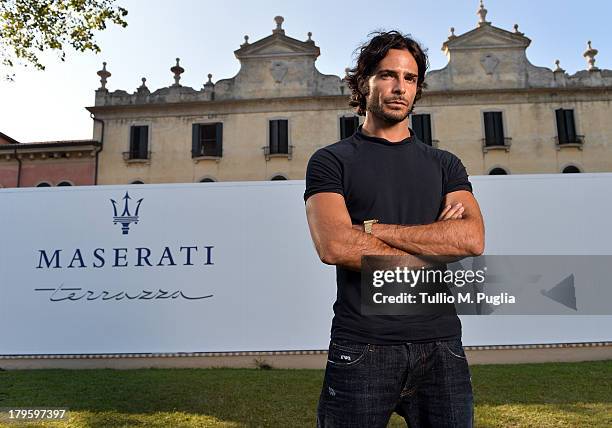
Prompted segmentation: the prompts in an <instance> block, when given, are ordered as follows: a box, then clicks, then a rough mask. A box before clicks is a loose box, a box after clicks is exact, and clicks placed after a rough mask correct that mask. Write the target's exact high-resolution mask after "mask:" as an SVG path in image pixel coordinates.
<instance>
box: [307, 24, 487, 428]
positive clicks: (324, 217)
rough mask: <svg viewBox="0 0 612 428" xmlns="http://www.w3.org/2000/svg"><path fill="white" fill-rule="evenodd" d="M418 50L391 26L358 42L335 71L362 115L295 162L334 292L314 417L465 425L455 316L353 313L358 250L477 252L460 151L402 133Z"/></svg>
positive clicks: (475, 216)
mask: <svg viewBox="0 0 612 428" xmlns="http://www.w3.org/2000/svg"><path fill="white" fill-rule="evenodd" d="M427 65H428V62H427V56H426V54H425V52H423V50H422V49H421V47H420V46H419V45H418V43H416V42H415V41H414V40H413V39H411V38H410V37H408V36H406V35H403V34H401V33H399V32H397V31H391V32H379V33H375V35H374V37H373V38H372V39H371V40H370V41H369V42H368V43H366V44H364V45H363V46H362V47H361V50H360V54H359V57H358V59H357V64H356V67H355V68H354V69H352V70H350V72H349V74H348V76H347V82H348V85H349V87H350V88H351V90H352V96H351V105H352V106H353V107H355V108H356V111H357V113H358V114H359V115H362V116H363V115H365V121H364V122H363V125H362V126H359V128H358V130H357V131H356V133H355V134H354V135H353V136H351V137H349V138H346V139H344V140H341V141H339V142H337V143H335V144H332V145H330V146H327V147H324V148H322V149H319V150H318V151H317V152H316V153H315V154H314V155H313V156H312V157H311V159H310V161H309V163H308V168H307V172H306V191H305V193H304V199H305V201H306V214H307V218H308V224H309V227H310V233H311V236H312V239H313V242H314V244H315V248H316V250H317V252H318V255H319V257H320V259H321V261H323V263H326V264H330V265H336V277H337V287H338V292H337V300H336V302H335V303H334V318H333V321H332V329H331V341H330V345H329V352H328V363H327V367H326V370H325V379H324V383H323V389H322V391H321V396H320V398H319V406H318V409H317V426H320V427H369V428H373V427H385V426H386V425H387V423H388V421H389V418H390V417H391V414H392V413H393V411H396V412H397V413H399V414H400V415H402V416H403V417H404V418H405V420H406V423H407V424H408V425H409V426H410V427H435V428H440V427H470V426H472V423H473V396H472V384H471V376H470V371H469V367H468V364H467V360H466V358H465V353H464V351H463V346H462V342H461V323H460V320H459V318H458V317H457V315H456V313H455V311H454V308H453V314H452V316H449V315H440V314H433V315H418V316H416V315H368V316H366V315H363V314H361V310H360V307H361V306H360V298H361V296H360V281H361V274H360V269H361V257H362V256H364V255H395V256H397V255H401V256H405V257H406V258H408V260H412V261H414V264H413V266H414V267H417V266H425V265H426V263H425V262H424V259H423V258H419V256H418V255H423V256H425V257H430V258H433V259H436V260H437V261H439V262H448V261H452V260H458V259H460V258H462V257H466V256H474V255H480V254H482V252H483V249H484V225H483V221H482V216H481V214H480V209H479V206H478V203H477V202H476V200H475V199H474V197H473V195H472V193H471V191H472V186H471V184H470V182H469V180H468V175H467V173H466V171H465V168H464V166H463V164H462V163H461V161H460V160H459V159H458V158H457V157H456V156H454V155H453V154H451V153H449V152H447V151H444V150H438V149H435V148H432V147H430V146H428V145H426V144H424V143H422V142H421V141H419V140H418V139H417V138H416V137H415V136H414V135H413V132H412V130H410V129H409V127H408V124H409V122H408V117H409V114H410V113H411V112H412V110H413V107H414V103H415V101H417V100H418V99H419V98H420V96H421V91H422V89H423V87H424V85H425V83H424V80H425V71H426V69H427Z"/></svg>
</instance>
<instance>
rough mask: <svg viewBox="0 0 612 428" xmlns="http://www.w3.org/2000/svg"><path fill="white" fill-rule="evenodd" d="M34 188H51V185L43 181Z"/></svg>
mask: <svg viewBox="0 0 612 428" xmlns="http://www.w3.org/2000/svg"><path fill="white" fill-rule="evenodd" d="M36 187H51V185H50V184H49V183H47V182H45V181H43V182H42V183H38V184H37V185H36Z"/></svg>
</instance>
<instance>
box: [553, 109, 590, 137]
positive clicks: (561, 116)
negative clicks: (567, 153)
mask: <svg viewBox="0 0 612 428" xmlns="http://www.w3.org/2000/svg"><path fill="white" fill-rule="evenodd" d="M555 116H556V118H557V144H558V146H561V145H568V144H571V145H581V144H582V138H583V136H582V135H576V124H575V122H574V110H566V109H562V108H560V109H557V110H555Z"/></svg>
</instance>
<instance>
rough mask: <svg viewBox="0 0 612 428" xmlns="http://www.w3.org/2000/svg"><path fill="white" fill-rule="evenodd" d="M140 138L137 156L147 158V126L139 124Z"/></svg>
mask: <svg viewBox="0 0 612 428" xmlns="http://www.w3.org/2000/svg"><path fill="white" fill-rule="evenodd" d="M138 128H140V138H139V142H138V158H139V159H148V157H149V127H148V126H139V127H138Z"/></svg>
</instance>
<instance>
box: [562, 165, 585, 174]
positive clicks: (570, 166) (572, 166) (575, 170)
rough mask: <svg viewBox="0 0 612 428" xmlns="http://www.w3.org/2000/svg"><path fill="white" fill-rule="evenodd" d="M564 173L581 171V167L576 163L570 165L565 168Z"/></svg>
mask: <svg viewBox="0 0 612 428" xmlns="http://www.w3.org/2000/svg"><path fill="white" fill-rule="evenodd" d="M562 172H563V174H577V173H580V172H581V171H580V169H579V168H578V167H577V166H574V165H568V166H566V167H565V168H563V171H562Z"/></svg>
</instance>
